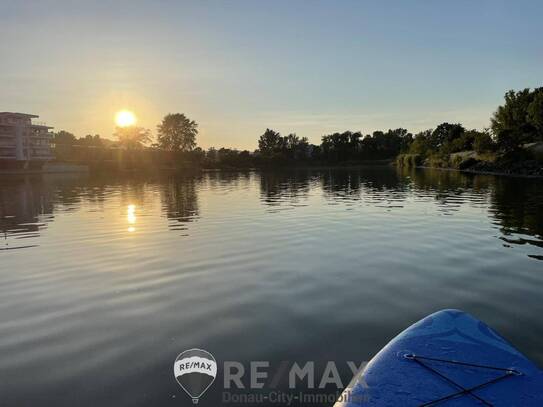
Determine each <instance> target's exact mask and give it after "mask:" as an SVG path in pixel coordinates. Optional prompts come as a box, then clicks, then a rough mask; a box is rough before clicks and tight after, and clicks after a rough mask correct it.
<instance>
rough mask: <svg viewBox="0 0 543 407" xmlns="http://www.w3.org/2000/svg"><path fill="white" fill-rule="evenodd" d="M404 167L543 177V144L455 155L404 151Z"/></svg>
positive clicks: (401, 158) (400, 161)
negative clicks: (505, 150)
mask: <svg viewBox="0 0 543 407" xmlns="http://www.w3.org/2000/svg"><path fill="white" fill-rule="evenodd" d="M396 165H398V166H400V167H425V168H439V169H448V170H458V171H465V172H471V173H481V174H496V175H520V176H530V177H543V143H530V144H526V145H524V146H522V147H521V148H519V149H517V150H515V151H510V152H507V153H502V152H476V151H473V150H470V151H461V152H457V153H452V154H429V155H427V156H423V155H422V154H400V155H399V156H398V157H397V158H396Z"/></svg>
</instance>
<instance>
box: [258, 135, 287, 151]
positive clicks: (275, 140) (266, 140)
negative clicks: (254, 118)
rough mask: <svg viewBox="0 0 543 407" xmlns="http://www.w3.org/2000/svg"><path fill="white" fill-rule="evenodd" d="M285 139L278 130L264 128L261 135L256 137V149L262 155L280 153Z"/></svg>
mask: <svg viewBox="0 0 543 407" xmlns="http://www.w3.org/2000/svg"><path fill="white" fill-rule="evenodd" d="M284 142H285V140H284V139H283V137H281V134H279V132H277V131H274V130H271V129H266V131H265V132H264V134H263V135H261V136H260V138H259V139H258V149H259V150H260V153H261V154H262V155H263V156H268V157H269V156H272V155H273V154H278V153H281V152H282V150H283V147H284Z"/></svg>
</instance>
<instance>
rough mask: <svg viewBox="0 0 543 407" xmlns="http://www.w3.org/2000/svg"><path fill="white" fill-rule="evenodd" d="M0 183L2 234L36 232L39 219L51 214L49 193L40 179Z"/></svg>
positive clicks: (3, 181) (13, 180)
mask: <svg viewBox="0 0 543 407" xmlns="http://www.w3.org/2000/svg"><path fill="white" fill-rule="evenodd" d="M0 183H1V185H2V187H1V188H0V230H1V231H2V233H3V234H4V235H7V234H24V233H28V232H37V231H38V230H39V228H40V223H38V221H39V220H40V219H39V217H40V216H43V215H50V214H52V213H53V204H52V200H51V196H50V193H49V192H50V191H49V190H48V189H47V188H46V187H45V185H44V184H43V182H41V180H40V179H33V178H25V179H20V178H15V179H13V178H6V179H2V180H1V181H0ZM42 220H43V219H42Z"/></svg>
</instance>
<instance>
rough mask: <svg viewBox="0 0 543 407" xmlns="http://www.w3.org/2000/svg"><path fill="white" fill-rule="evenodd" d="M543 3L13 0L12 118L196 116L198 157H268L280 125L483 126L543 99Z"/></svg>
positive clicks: (5, 24)
mask: <svg viewBox="0 0 543 407" xmlns="http://www.w3.org/2000/svg"><path fill="white" fill-rule="evenodd" d="M542 17H543V1H540V0H534V1H482V0H480V1H478V0H465V1H462V0H455V1H433V0H427V1H415V0H412V1H387V0H385V1H361V0H360V1H359V0H357V1H345V0H338V1H332V0H330V1H309V0H308V1H295V0H289V1H277V0H273V1H256V0H255V1H202V0H195V1H179V0H176V1H173V0H172V1H157V0H155V1H151V0H149V1H134V0H130V1H83V0H70V1H48V0H41V1H27V0H14V1H7V0H0V55H1V63H0V77H1V78H2V82H1V84H2V89H1V91H0V111H20V112H29V113H35V114H39V115H40V116H41V118H40V119H43V120H44V121H47V123H48V124H50V125H52V126H55V128H56V129H65V130H68V131H71V132H73V133H75V134H76V136H84V135H85V134H88V133H92V134H95V133H99V134H100V135H102V136H105V137H111V134H112V133H113V131H114V123H113V117H114V114H115V112H116V111H118V110H120V109H123V108H126V109H130V110H133V111H134V112H135V113H136V115H137V116H138V119H139V125H141V126H144V127H146V128H150V129H151V130H152V131H153V133H154V132H155V130H156V125H157V123H158V122H159V121H160V119H161V117H162V116H163V115H164V114H166V113H169V112H183V113H186V114H187V115H188V116H189V117H191V118H192V119H194V120H196V121H197V122H198V123H199V125H200V136H199V137H198V144H199V145H200V146H202V147H209V146H226V147H238V148H249V149H254V148H256V146H257V138H258V136H259V135H260V134H262V132H263V131H264V130H265V128H266V127H271V128H274V129H277V130H279V131H281V132H282V133H285V134H286V133H289V132H295V133H297V134H298V135H299V136H307V137H308V138H309V139H310V140H311V141H313V142H318V141H319V140H320V137H321V136H322V135H323V134H326V133H330V132H333V131H343V130H361V131H362V132H363V133H364V134H366V133H369V132H372V131H373V130H375V129H388V128H396V127H400V126H401V127H406V128H408V129H409V130H411V131H417V130H422V129H425V128H429V127H434V126H435V125H436V124H439V123H440V122H443V121H449V122H462V123H464V124H465V125H466V126H467V127H476V128H482V127H485V126H487V125H488V123H489V117H490V115H491V114H492V112H493V111H494V110H495V108H496V107H497V106H498V104H500V103H501V101H502V98H503V94H504V92H505V91H506V90H507V89H520V88H524V87H535V86H542V85H543V41H542V39H543V24H542Z"/></svg>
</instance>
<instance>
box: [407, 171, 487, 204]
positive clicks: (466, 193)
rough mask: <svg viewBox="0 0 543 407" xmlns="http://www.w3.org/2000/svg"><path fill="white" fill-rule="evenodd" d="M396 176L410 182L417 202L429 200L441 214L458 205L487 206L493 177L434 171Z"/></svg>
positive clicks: (413, 172)
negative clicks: (434, 203)
mask: <svg viewBox="0 0 543 407" xmlns="http://www.w3.org/2000/svg"><path fill="white" fill-rule="evenodd" d="M398 172H399V173H400V174H401V175H402V176H403V177H406V178H408V179H409V180H410V185H411V188H412V190H413V191H414V192H415V196H416V197H417V199H419V200H426V199H431V200H433V201H435V202H436V204H437V205H438V207H439V209H440V211H441V212H443V213H451V212H456V211H458V210H459V209H460V207H461V205H462V204H464V203H468V204H470V205H472V206H481V205H483V206H484V205H487V204H488V200H489V193H490V190H491V188H492V184H493V182H494V177H492V176H486V175H477V176H476V175H473V174H465V173H461V172H458V171H447V170H437V169H424V170H420V169H404V168H399V169H398Z"/></svg>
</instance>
